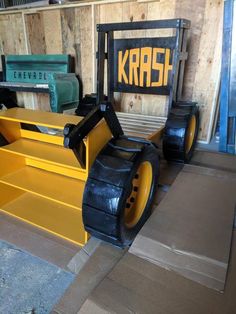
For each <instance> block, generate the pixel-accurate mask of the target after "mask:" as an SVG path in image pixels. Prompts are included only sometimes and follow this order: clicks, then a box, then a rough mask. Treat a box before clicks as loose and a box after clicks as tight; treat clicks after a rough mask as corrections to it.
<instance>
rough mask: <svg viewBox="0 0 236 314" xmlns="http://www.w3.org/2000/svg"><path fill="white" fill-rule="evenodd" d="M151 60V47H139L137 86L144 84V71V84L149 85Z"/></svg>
mask: <svg viewBox="0 0 236 314" xmlns="http://www.w3.org/2000/svg"><path fill="white" fill-rule="evenodd" d="M151 62H152V48H151V47H145V48H141V58H140V78H139V86H142V87H143V85H144V73H146V86H147V87H150V86H151Z"/></svg>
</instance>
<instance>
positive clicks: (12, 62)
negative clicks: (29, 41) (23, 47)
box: [5, 55, 70, 84]
mask: <svg viewBox="0 0 236 314" xmlns="http://www.w3.org/2000/svg"><path fill="white" fill-rule="evenodd" d="M5 66H6V81H7V82H24V83H37V84H40V83H42V84H43V83H44V84H45V83H48V80H49V74H50V73H68V72H69V71H70V56H69V55H8V56H6V57H5Z"/></svg>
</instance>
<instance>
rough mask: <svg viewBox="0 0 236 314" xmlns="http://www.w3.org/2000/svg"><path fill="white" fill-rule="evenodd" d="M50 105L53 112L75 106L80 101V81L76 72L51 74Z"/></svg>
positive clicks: (49, 82) (49, 85)
mask: <svg viewBox="0 0 236 314" xmlns="http://www.w3.org/2000/svg"><path fill="white" fill-rule="evenodd" d="M48 87H49V93H50V106H51V109H52V111H53V112H60V113H62V112H63V110H67V109H71V108H75V107H77V105H78V101H79V82H78V80H77V78H76V76H75V74H74V73H69V74H61V73H51V74H49V81H48Z"/></svg>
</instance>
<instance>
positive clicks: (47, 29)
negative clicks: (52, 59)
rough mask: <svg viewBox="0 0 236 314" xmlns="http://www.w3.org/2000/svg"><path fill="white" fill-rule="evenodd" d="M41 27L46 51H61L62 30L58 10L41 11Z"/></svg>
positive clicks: (52, 52) (51, 52) (50, 52)
mask: <svg viewBox="0 0 236 314" xmlns="http://www.w3.org/2000/svg"><path fill="white" fill-rule="evenodd" d="M42 16H43V27H44V37H45V47H46V53H48V54H57V53H62V30H61V12H60V10H53V11H43V13H42Z"/></svg>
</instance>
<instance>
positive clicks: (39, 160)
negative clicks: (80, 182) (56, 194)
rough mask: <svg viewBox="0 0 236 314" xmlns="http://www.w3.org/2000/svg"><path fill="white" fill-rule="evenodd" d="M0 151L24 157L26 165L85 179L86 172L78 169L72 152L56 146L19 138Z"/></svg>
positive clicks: (0, 148) (78, 166) (77, 163)
mask: <svg viewBox="0 0 236 314" xmlns="http://www.w3.org/2000/svg"><path fill="white" fill-rule="evenodd" d="M0 151H4V152H8V153H11V154H15V155H19V156H23V157H26V164H27V165H30V166H35V167H37V168H41V169H44V170H48V171H52V172H56V173H59V174H63V175H68V176H71V177H73V178H78V179H86V176H85V174H86V171H85V170H84V169H82V168H81V167H80V164H79V162H78V160H77V159H76V157H75V155H74V153H73V151H72V150H70V149H66V148H64V147H61V146H58V145H54V144H48V143H42V142H38V141H34V140H29V139H22V138H21V139H19V140H16V141H15V142H13V143H11V144H9V145H6V146H2V147H0ZM81 174H82V175H81ZM83 174H84V178H83Z"/></svg>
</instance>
